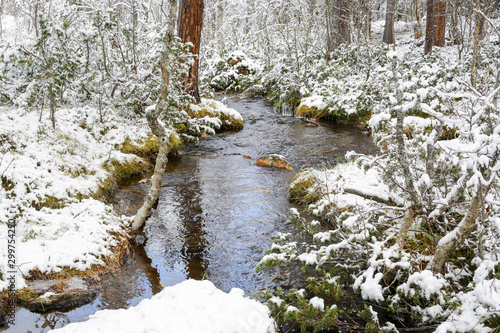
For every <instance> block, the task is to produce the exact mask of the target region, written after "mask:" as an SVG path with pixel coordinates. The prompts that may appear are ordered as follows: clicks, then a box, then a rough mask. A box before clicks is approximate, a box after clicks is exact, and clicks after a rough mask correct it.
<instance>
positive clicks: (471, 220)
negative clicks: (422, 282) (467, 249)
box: [431, 195, 481, 273]
mask: <svg viewBox="0 0 500 333" xmlns="http://www.w3.org/2000/svg"><path fill="white" fill-rule="evenodd" d="M480 211H481V200H480V198H479V196H478V195H476V196H475V197H474V198H472V202H471V204H470V207H469V210H468V211H467V215H466V216H465V218H464V219H463V221H462V222H461V223H460V224H459V225H458V227H456V228H455V230H453V231H452V233H454V234H455V235H454V236H453V237H452V238H451V239H450V240H448V241H447V242H443V243H442V242H439V244H438V246H437V248H436V252H435V253H434V258H433V259H432V262H431V269H432V271H433V272H434V273H443V271H444V265H445V264H446V261H448V257H449V256H450V253H451V251H453V250H454V249H455V248H456V247H457V245H459V244H462V243H463V242H465V240H466V239H467V238H468V237H469V236H470V234H471V233H472V231H473V230H474V227H475V225H476V220H477V218H478V216H479V213H480Z"/></svg>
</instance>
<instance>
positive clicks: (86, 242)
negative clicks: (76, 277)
mask: <svg viewBox="0 0 500 333" xmlns="http://www.w3.org/2000/svg"><path fill="white" fill-rule="evenodd" d="M39 118H40V115H39V113H38V112H27V111H26V110H23V109H16V108H13V109H7V108H3V109H0V128H2V129H3V130H2V137H1V142H0V143H1V145H0V146H1V147H0V148H1V154H0V158H1V161H0V175H1V176H2V187H1V188H0V219H1V221H2V222H6V221H7V219H10V218H14V219H15V221H16V224H17V228H16V240H17V241H16V255H17V265H18V272H19V276H21V275H25V274H28V273H29V272H30V271H32V270H36V269H38V270H40V272H42V273H51V272H59V271H61V270H62V268H63V267H68V268H74V269H77V270H86V269H89V268H91V267H92V265H102V264H104V261H103V259H104V258H105V257H109V256H110V255H112V249H113V247H114V246H116V245H118V243H119V242H120V239H121V236H120V235H123V233H124V231H123V227H124V226H127V225H128V224H129V223H130V221H129V218H127V217H124V216H117V215H116V214H115V213H114V212H113V209H112V207H111V206H108V205H106V204H104V203H102V202H100V201H98V200H95V199H93V198H92V197H91V196H92V195H93V194H94V193H96V192H97V191H98V190H99V188H100V185H101V184H102V182H104V181H106V180H107V179H108V178H109V177H110V176H111V173H112V171H113V163H118V164H124V163H132V162H134V163H141V160H140V159H139V158H138V157H137V156H135V155H130V154H123V153H121V152H120V151H119V147H120V144H121V143H123V141H124V140H125V138H126V137H129V136H130V137H133V138H135V139H138V140H140V139H142V138H145V137H147V125H146V122H145V120H144V121H142V120H136V121H134V122H131V121H129V119H128V117H125V116H119V115H116V114H115V115H108V116H105V118H104V120H105V121H104V123H101V122H100V121H99V114H98V111H97V110H96V109H93V108H87V107H83V108H71V109H59V110H57V112H56V129H55V130H54V129H53V128H52V125H51V123H50V121H49V119H48V117H47V113H45V114H44V115H43V116H42V117H41V119H39ZM0 234H2V235H7V225H6V224H4V223H1V224H0ZM6 241H7V239H6V238H4V237H2V238H1V239H0V258H3V259H2V262H3V263H4V264H7V260H6V259H5V258H6V256H7V255H8V253H7V245H6ZM1 268H2V269H3V270H4V272H5V271H7V270H6V267H1ZM18 280H19V281H21V282H22V279H20V278H19V277H18ZM22 285H23V284H22V283H21V286H22ZM0 287H3V286H2V285H0ZM1 289H3V288H1Z"/></svg>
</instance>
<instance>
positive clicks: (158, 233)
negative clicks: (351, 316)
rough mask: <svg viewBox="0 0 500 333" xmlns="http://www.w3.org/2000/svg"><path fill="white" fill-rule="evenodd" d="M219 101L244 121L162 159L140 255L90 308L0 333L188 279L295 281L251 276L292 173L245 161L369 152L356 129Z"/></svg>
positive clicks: (133, 189) (282, 214)
mask: <svg viewBox="0 0 500 333" xmlns="http://www.w3.org/2000/svg"><path fill="white" fill-rule="evenodd" d="M225 103H227V105H228V106H229V107H232V108H234V109H236V110H238V111H239V112H240V113H241V114H242V115H243V117H244V119H245V127H244V128H243V130H241V131H238V132H236V131H225V132H223V133H221V134H218V135H216V136H214V137H207V138H205V139H204V140H203V141H202V142H201V143H200V145H199V146H196V145H189V146H186V147H185V149H184V151H181V153H180V154H179V155H178V156H175V157H173V158H171V159H170V161H169V164H168V167H167V172H166V174H165V179H164V182H163V185H162V186H163V190H162V194H161V196H160V202H159V204H158V208H157V210H156V211H155V212H154V214H153V215H152V217H151V218H150V219H149V220H148V222H147V225H146V227H145V232H146V234H147V236H148V242H147V243H146V246H145V247H144V252H137V251H136V253H135V255H134V256H133V257H131V258H129V259H128V260H127V261H126V263H125V265H124V266H123V268H122V269H121V270H120V271H119V272H118V273H117V274H116V275H114V276H113V277H112V278H109V279H103V280H102V281H100V282H99V284H100V287H99V288H98V289H99V295H98V297H97V298H96V300H95V301H93V302H92V303H90V304H88V305H85V306H82V307H80V308H78V309H75V310H72V311H69V312H65V313H62V312H55V313H50V314H46V315H37V314H34V313H31V312H29V311H28V310H26V309H19V311H18V316H17V324H18V325H16V327H12V328H9V329H8V330H7V331H8V332H26V331H27V330H28V329H29V330H31V331H32V332H43V331H45V330H47V329H48V328H50V327H52V328H54V327H61V326H63V325H65V324H67V323H68V322H75V321H82V320H84V319H85V318H86V317H88V315H90V314H92V313H94V312H95V311H96V310H99V309H116V308H127V307H130V306H132V305H136V304H137V303H138V302H139V301H140V300H142V299H144V298H150V297H151V296H152V295H153V294H155V293H156V292H158V291H159V290H161V288H162V287H167V286H172V285H175V284H177V283H179V282H182V281H184V280H186V279H189V278H193V279H202V278H206V279H209V280H210V281H212V282H213V283H214V284H215V285H216V286H217V287H218V288H220V289H222V290H223V291H229V290H230V289H231V288H232V287H237V288H241V289H243V290H244V291H245V292H246V294H247V295H252V294H253V293H254V292H255V291H257V290H259V289H262V288H264V287H272V286H276V285H294V284H296V283H299V281H300V279H299V277H298V276H295V275H294V274H292V273H291V272H285V271H281V272H279V274H277V273H276V274H274V275H269V274H267V273H257V272H256V271H255V267H256V265H257V263H258V262H259V260H260V259H261V257H262V254H263V253H264V251H265V250H266V249H268V248H269V246H270V244H271V241H270V236H271V235H273V234H274V233H276V232H277V231H282V232H285V231H289V232H294V231H295V230H296V229H295V227H294V226H293V225H291V224H290V222H289V211H290V208H293V207H296V206H295V205H293V204H291V203H290V202H289V201H288V198H287V188H288V184H289V182H290V180H291V178H292V177H293V176H294V175H295V172H294V171H289V170H282V169H269V168H262V167H258V166H254V165H253V163H254V162H255V160H256V159H257V158H259V157H260V156H263V155H265V154H268V153H279V154H281V155H284V156H286V157H287V158H288V160H289V161H290V163H291V164H292V166H293V167H294V169H295V170H300V169H303V168H307V167H321V166H328V165H331V164H335V163H337V161H338V160H340V159H342V157H343V156H344V154H345V152H347V151H349V150H356V151H358V152H361V153H374V152H376V148H375V146H374V145H373V143H372V142H371V140H370V137H369V136H367V135H366V134H365V133H364V132H363V131H361V130H358V129H354V128H346V127H343V126H337V125H334V124H332V123H328V122H319V124H320V125H321V126H319V127H318V126H310V124H308V123H307V122H304V121H302V120H301V119H297V118H294V117H283V116H281V115H280V114H276V113H275V112H274V111H273V110H272V107H271V106H270V105H269V104H268V103H267V102H266V101H265V100H245V99H238V98H227V99H226V100H225ZM248 157H249V158H248ZM143 178H147V175H142V176H138V177H133V178H130V179H127V180H124V181H123V182H122V183H120V185H119V188H118V190H117V191H115V195H114V198H113V199H112V200H110V201H111V202H112V203H114V204H115V205H116V206H117V209H118V210H120V211H121V212H126V213H128V214H129V215H133V214H134V213H135V211H136V210H137V208H138V207H139V206H140V205H141V204H142V200H143V196H144V194H145V193H146V192H147V190H148V188H149V184H146V183H140V182H139V181H140V180H141V179H143Z"/></svg>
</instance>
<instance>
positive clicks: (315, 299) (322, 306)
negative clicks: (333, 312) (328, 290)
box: [309, 296, 325, 311]
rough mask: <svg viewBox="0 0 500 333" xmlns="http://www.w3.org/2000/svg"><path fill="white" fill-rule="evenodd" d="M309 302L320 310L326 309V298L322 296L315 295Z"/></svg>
mask: <svg viewBox="0 0 500 333" xmlns="http://www.w3.org/2000/svg"><path fill="white" fill-rule="evenodd" d="M309 304H311V305H312V306H313V307H314V308H316V309H318V310H319V311H325V300H324V299H322V298H319V297H317V296H314V297H313V298H311V299H310V300H309Z"/></svg>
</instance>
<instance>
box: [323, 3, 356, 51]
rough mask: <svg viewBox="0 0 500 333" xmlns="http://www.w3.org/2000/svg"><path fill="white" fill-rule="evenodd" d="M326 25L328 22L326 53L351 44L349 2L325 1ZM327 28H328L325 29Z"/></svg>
mask: <svg viewBox="0 0 500 333" xmlns="http://www.w3.org/2000/svg"><path fill="white" fill-rule="evenodd" d="M326 1H327V24H328V21H329V30H330V33H329V34H328V35H329V36H328V37H327V38H329V40H328V41H327V45H328V47H327V48H328V49H329V50H328V51H329V52H331V51H333V49H335V48H337V47H338V46H340V45H341V44H350V43H351V8H350V1H349V0H326ZM327 28H328V27H327Z"/></svg>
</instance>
